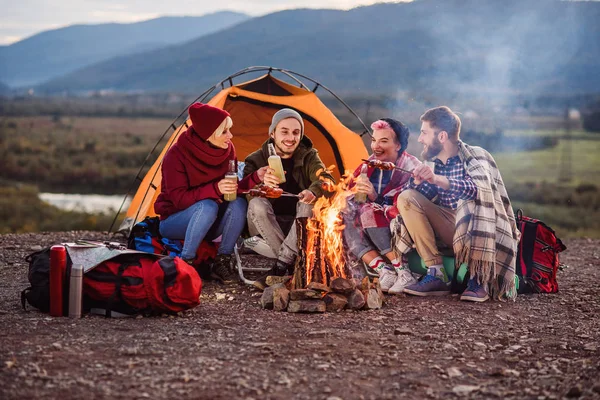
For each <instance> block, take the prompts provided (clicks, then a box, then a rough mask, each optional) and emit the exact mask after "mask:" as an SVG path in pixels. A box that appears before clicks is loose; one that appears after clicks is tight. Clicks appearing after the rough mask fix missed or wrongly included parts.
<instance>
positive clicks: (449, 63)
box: [0, 0, 600, 98]
mask: <svg viewBox="0 0 600 400" xmlns="http://www.w3.org/2000/svg"><path fill="white" fill-rule="evenodd" d="M598 21H600V3H599V2H586V1H560V0H503V1H497V0H416V1H413V2H411V3H382V4H376V5H373V6H368V7H359V8H355V9H352V10H348V11H341V10H309V9H299V10H288V11H281V12H276V13H272V14H269V15H265V16H262V17H257V18H252V19H247V20H245V21H243V22H240V23H237V24H235V25H232V26H230V27H228V28H225V29H222V30H219V31H218V32H214V33H209V34H204V35H202V36H199V37H197V38H195V39H192V40H189V41H186V42H181V43H179V44H173V45H170V46H167V47H161V48H154V49H152V50H149V51H144V52H136V53H131V52H129V53H128V54H122V55H119V56H116V57H113V58H109V59H105V60H103V61H100V62H98V63H95V64H91V65H88V66H86V67H83V68H81V69H78V70H76V71H73V72H71V73H68V74H66V75H63V76H61V77H57V78H53V79H50V80H48V81H47V82H45V83H43V84H41V85H39V86H37V87H36V90H38V91H42V92H46V93H57V92H61V93H64V92H78V91H85V90H99V89H115V90H122V91H126V90H142V91H171V92H184V93H198V92H200V91H203V90H204V89H205V88H207V87H209V86H210V85H212V84H214V83H216V82H218V81H219V80H221V79H223V78H225V77H226V76H228V75H229V74H231V73H234V72H235V71H237V70H240V69H243V68H245V67H247V66H251V65H271V66H275V67H281V68H287V69H291V70H294V71H297V72H300V73H302V74H304V75H307V76H310V77H312V78H315V79H317V80H319V81H321V82H322V83H323V84H325V85H326V86H329V87H331V88H332V89H334V90H338V91H354V92H356V91H369V92H382V91H383V92H394V91H405V92H411V91H422V92H423V91H424V92H431V93H434V92H438V93H439V92H443V93H446V94H447V95H446V96H445V97H447V98H448V97H451V96H453V95H460V94H465V93H468V94H470V95H472V94H482V93H488V92H490V93H491V92H493V93H513V94H514V93H519V92H528V93H540V94H542V93H545V94H548V93H553V94H561V93H598V92H600V40H599V39H600V24H598ZM163 34H164V35H166V34H167V31H164V32H163ZM38 51H39V50H38ZM32 52H34V51H33V50H32ZM57 57H58V56H57ZM0 80H3V81H5V82H7V83H9V84H10V83H11V82H10V81H9V80H7V79H6V78H4V77H3V76H2V74H0Z"/></svg>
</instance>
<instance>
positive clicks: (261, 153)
mask: <svg viewBox="0 0 600 400" xmlns="http://www.w3.org/2000/svg"><path fill="white" fill-rule="evenodd" d="M269 144H272V145H273V147H274V148H275V152H276V153H277V155H278V156H279V157H281V163H282V165H283V170H284V172H285V179H286V180H285V182H283V183H281V182H280V181H279V179H278V178H277V175H275V171H274V170H273V169H272V168H269V169H267V173H266V174H265V178H264V182H265V184H267V185H269V186H278V187H279V188H281V189H283V191H285V192H287V193H293V194H297V195H299V199H298V198H295V197H280V198H278V199H267V198H262V197H253V198H250V200H249V203H248V228H249V231H250V235H252V237H251V238H249V239H246V241H245V244H246V245H247V246H248V247H250V248H252V247H255V246H256V245H257V244H263V245H264V244H266V246H263V247H264V248H267V246H268V249H270V252H269V254H270V255H271V256H272V257H273V258H277V261H276V264H275V266H274V267H273V268H272V269H271V270H270V271H269V272H267V273H266V274H265V275H263V276H262V277H260V278H259V279H257V280H256V282H255V286H256V287H258V288H259V289H264V287H265V281H266V278H267V276H269V275H279V276H283V275H287V274H292V273H293V272H294V263H295V260H296V256H297V254H298V245H297V237H296V227H295V222H294V221H295V219H296V218H300V217H310V216H312V204H313V203H314V201H315V200H316V198H317V197H320V196H322V195H323V194H324V192H323V189H322V188H321V181H320V180H319V176H317V171H319V170H320V169H321V170H325V165H324V164H323V162H322V161H321V158H320V157H319V153H318V151H317V150H316V149H315V148H313V145H312V141H311V140H310V139H309V138H308V137H307V136H305V135H304V121H303V120H302V116H301V115H300V114H299V113H298V112H297V111H295V110H292V109H291V108H284V109H281V110H279V111H277V112H276V113H275V115H273V119H272V121H271V125H270V126H269V138H268V139H267V140H266V141H265V142H264V143H263V144H262V146H261V148H260V149H258V150H256V151H255V152H253V153H252V154H250V155H249V156H248V157H246V160H245V163H246V165H245V167H244V176H247V175H250V174H252V173H253V172H254V171H256V170H258V169H259V168H261V167H264V166H267V165H268V164H269V163H268V158H269V149H268V146H269ZM321 176H322V177H323V178H328V179H330V180H331V181H332V182H333V181H334V179H333V177H332V176H331V175H330V174H328V173H327V172H324V173H322V174H321ZM263 254H264V253H263ZM265 255H266V254H265Z"/></svg>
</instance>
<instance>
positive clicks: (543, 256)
mask: <svg viewBox="0 0 600 400" xmlns="http://www.w3.org/2000/svg"><path fill="white" fill-rule="evenodd" d="M516 222H517V228H519V231H521V240H520V242H519V249H518V253H517V264H516V268H517V275H518V277H519V290H518V293H556V292H558V282H557V281H556V273H557V271H558V267H559V264H560V262H559V260H558V253H560V252H561V251H564V250H566V248H567V247H566V246H565V245H564V244H563V242H562V241H561V240H560V239H559V238H557V237H556V234H555V233H554V231H553V230H552V228H550V227H549V226H548V225H546V224H544V223H543V222H542V221H539V220H537V219H533V218H529V217H525V216H523V210H517V221H516Z"/></svg>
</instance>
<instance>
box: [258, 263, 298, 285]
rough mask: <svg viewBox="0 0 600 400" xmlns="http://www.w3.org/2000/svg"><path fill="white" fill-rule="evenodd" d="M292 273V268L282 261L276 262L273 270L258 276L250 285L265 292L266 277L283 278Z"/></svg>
mask: <svg viewBox="0 0 600 400" xmlns="http://www.w3.org/2000/svg"><path fill="white" fill-rule="evenodd" d="M293 273H294V266H293V265H291V264H288V263H285V262H283V261H280V260H277V262H276V263H275V265H274V266H273V268H271V269H270V270H268V271H267V272H265V273H264V274H263V275H261V276H259V277H258V278H257V279H256V280H255V281H254V283H252V285H254V287H256V288H257V289H259V290H265V288H266V287H267V277H269V276H285V275H292V274H293Z"/></svg>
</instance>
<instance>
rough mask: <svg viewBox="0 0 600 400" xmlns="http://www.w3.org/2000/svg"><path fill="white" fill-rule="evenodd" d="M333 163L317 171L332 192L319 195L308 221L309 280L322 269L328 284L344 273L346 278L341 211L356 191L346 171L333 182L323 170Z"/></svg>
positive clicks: (343, 276) (324, 279) (307, 266)
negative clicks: (351, 185) (337, 181)
mask: <svg viewBox="0 0 600 400" xmlns="http://www.w3.org/2000/svg"><path fill="white" fill-rule="evenodd" d="M333 168H334V166H330V167H329V168H327V169H326V170H319V171H317V176H319V179H321V181H322V184H321V187H322V188H323V190H325V191H327V192H330V196H322V197H320V198H319V199H318V200H317V201H316V203H315V205H314V207H313V217H312V218H309V219H308V221H307V224H306V231H307V235H306V265H305V267H306V268H305V270H306V284H309V283H310V282H311V281H312V278H313V272H314V269H315V268H319V269H320V276H321V278H322V280H323V282H321V283H325V284H328V283H329V282H327V280H332V279H333V278H337V277H342V278H346V277H347V275H348V274H347V273H346V268H345V266H346V259H345V258H346V257H345V254H346V251H345V250H344V242H343V238H342V231H343V230H344V228H345V226H344V223H343V216H342V212H343V211H344V210H346V208H347V205H348V197H350V196H351V195H352V194H353V191H352V190H349V189H348V185H349V183H350V182H351V181H352V180H353V179H354V177H353V176H352V174H351V173H350V172H349V171H346V173H345V174H344V176H342V179H341V180H340V183H338V184H337V185H336V184H334V183H333V182H332V181H331V180H330V179H329V178H326V177H323V175H322V174H323V172H330V171H331V170H332V169H333Z"/></svg>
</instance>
